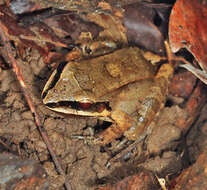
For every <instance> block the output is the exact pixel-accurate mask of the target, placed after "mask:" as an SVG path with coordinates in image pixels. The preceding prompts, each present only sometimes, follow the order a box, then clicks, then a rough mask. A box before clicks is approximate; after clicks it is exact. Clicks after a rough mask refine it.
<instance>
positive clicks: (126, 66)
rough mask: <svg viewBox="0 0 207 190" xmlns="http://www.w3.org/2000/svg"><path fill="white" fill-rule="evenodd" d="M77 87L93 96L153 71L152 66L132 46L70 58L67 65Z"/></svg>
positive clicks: (110, 90) (102, 94)
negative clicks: (75, 59) (96, 54)
mask: <svg viewBox="0 0 207 190" xmlns="http://www.w3.org/2000/svg"><path fill="white" fill-rule="evenodd" d="M70 70H73V72H74V76H75V78H76V80H77V81H78V84H79V85H80V87H81V89H83V90H84V91H87V92H88V93H92V94H93V95H94V96H95V97H96V99H100V98H101V97H102V96H104V95H106V94H108V93H110V92H113V91H114V90H116V89H118V88H120V87H122V86H124V85H126V84H129V83H132V82H134V81H139V80H142V79H145V78H150V77H152V76H153V75H154V73H155V69H154V67H153V66H152V65H151V64H149V62H148V61H146V60H145V59H144V57H143V56H142V54H141V52H140V50H139V49H138V48H135V47H133V48H132V47H131V48H123V49H121V50H117V51H115V52H113V53H111V54H108V55H104V56H100V57H96V58H92V59H88V60H84V61H80V62H74V63H73V64H71V65H70Z"/></svg>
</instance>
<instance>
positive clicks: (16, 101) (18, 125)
mask: <svg viewBox="0 0 207 190" xmlns="http://www.w3.org/2000/svg"><path fill="white" fill-rule="evenodd" d="M66 2H67V3H66ZM94 2H95V1H94ZM47 3H48V4H47ZM58 3H59V1H53V2H49V1H42V2H41V4H44V6H45V7H47V6H52V5H53V4H54V6H56V7H58V8H65V7H69V6H71V4H78V3H85V6H91V1H87V2H86V1H84V2H82V1H74V2H73V1H61V3H60V4H58ZM62 4H64V6H65V7H62ZM92 4H93V3H92ZM17 61H18V64H19V66H20V68H21V69H22V71H23V76H24V79H25V81H26V84H27V86H28V88H29V90H30V92H31V94H32V99H33V101H34V103H35V105H36V108H37V110H38V112H39V114H40V116H41V120H42V122H43V124H44V127H45V129H46V131H47V133H48V136H49V139H50V140H51V142H52V145H53V148H54V150H55V152H56V154H57V156H58V158H59V160H60V161H61V163H62V166H63V168H64V170H65V172H66V174H67V177H68V179H70V181H71V184H72V186H73V188H74V189H75V190H94V189H96V188H98V187H99V186H102V185H104V184H107V183H115V182H116V181H119V180H121V179H123V178H124V177H126V176H129V175H132V174H133V173H136V171H137V170H138V168H144V169H146V170H149V171H153V172H154V173H155V174H157V175H159V176H170V177H171V176H172V177H173V176H175V175H177V174H179V173H180V172H181V171H182V170H183V169H185V168H186V167H188V166H189V165H191V164H192V163H194V162H195V161H196V159H197V158H198V156H199V155H200V154H201V152H202V150H203V149H204V146H203V144H204V143H205V141H206V140H205V139H206V138H205V137H206V136H207V132H206V130H204V129H203V126H205V121H206V120H207V114H206V112H207V105H206V101H205V100H204V101H203V103H202V106H201V108H200V109H199V111H198V113H197V114H196V117H194V118H193V121H192V122H190V126H188V128H187V129H182V128H181V127H177V126H176V124H175V123H177V122H178V118H183V119H185V118H188V117H190V116H189V115H187V114H186V112H185V111H184V108H183V107H182V106H179V105H183V104H182V103H183V101H184V99H183V98H175V97H173V96H170V98H169V101H168V104H166V107H165V108H164V109H163V110H162V111H161V112H160V113H159V115H158V116H157V118H156V119H155V121H154V122H153V123H152V124H151V130H150V132H149V134H148V136H147V137H146V138H144V139H143V140H142V141H141V142H139V143H138V144H137V145H136V147H135V148H134V149H133V151H131V150H129V153H128V154H118V155H115V154H114V152H112V151H111V150H112V148H113V147H116V145H117V143H118V142H119V140H120V139H118V140H117V141H118V142H116V143H114V144H111V145H110V146H108V147H104V148H103V147H100V146H98V145H89V144H87V143H86V142H85V141H84V140H82V139H80V138H74V136H88V135H91V126H96V127H97V126H100V125H99V124H100V123H101V122H99V121H98V120H97V119H94V118H89V117H80V116H74V115H64V114H60V113H56V112H53V111H50V110H49V109H48V108H47V107H46V106H44V105H43V103H42V100H41V92H42V89H43V87H44V85H45V83H46V81H47V79H48V77H49V76H50V74H51V72H52V70H51V69H50V68H49V67H48V66H47V65H45V64H44V63H43V59H42V57H41V56H40V55H39V53H38V52H37V51H35V50H28V51H26V53H25V55H24V59H23V60H22V59H17ZM204 88H205V87H204ZM178 116H179V117H178ZM157 123H158V124H157ZM201 139H202V140H201ZM0 151H1V152H10V153H13V154H15V155H18V156H19V157H21V158H23V159H34V160H37V161H38V162H39V163H40V164H41V166H42V167H43V168H44V169H45V170H46V173H47V175H48V181H49V183H50V189H51V190H55V189H58V190H63V189H64V186H63V184H64V180H65V179H64V177H63V176H61V175H60V174H58V173H57V171H56V169H55V166H54V163H53V161H52V159H51V156H50V154H49V153H48V150H47V147H46V145H45V143H44V142H43V140H42V138H41V135H40V133H39V131H38V130H37V128H36V126H35V123H34V118H33V115H32V113H31V111H30V110H29V107H28V105H27V103H26V100H25V98H24V95H23V93H22V91H21V89H20V86H19V83H18V81H17V79H16V77H15V76H14V73H13V71H12V70H11V69H0ZM113 156H116V157H115V158H116V159H113ZM111 159H112V160H111Z"/></svg>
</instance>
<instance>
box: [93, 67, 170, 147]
mask: <svg viewBox="0 0 207 190" xmlns="http://www.w3.org/2000/svg"><path fill="white" fill-rule="evenodd" d="M172 74H173V67H172V66H171V65H170V64H164V65H162V66H161V67H160V69H159V71H158V73H157V75H156V76H155V78H154V79H146V80H143V81H139V82H134V83H132V84H129V85H127V86H125V87H123V89H122V91H121V93H120V94H119V95H118V97H117V100H116V102H115V103H114V105H112V108H113V111H112V112H111V118H112V120H113V121H114V123H113V124H112V125H111V126H110V127H109V128H107V129H106V130H105V131H103V132H102V133H100V134H99V136H98V138H97V139H96V143H98V144H102V145H105V144H107V143H109V142H111V141H113V140H115V139H116V138H119V137H120V136H121V135H124V136H126V137H127V138H128V139H129V140H137V139H138V138H139V137H140V136H141V135H143V134H144V132H145V131H146V128H147V126H148V125H149V124H150V122H151V121H152V120H153V118H154V116H155V114H156V113H157V112H159V111H160V109H161V108H162V106H163V105H164V103H165V99H166V96H167V93H168V83H169V79H170V78H171V77H172Z"/></svg>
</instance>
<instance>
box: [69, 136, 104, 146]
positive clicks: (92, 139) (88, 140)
mask: <svg viewBox="0 0 207 190" xmlns="http://www.w3.org/2000/svg"><path fill="white" fill-rule="evenodd" d="M70 137H71V138H73V139H79V140H83V142H84V144H87V145H105V144H104V143H103V142H104V141H103V139H102V138H99V137H96V136H91V135H89V136H83V135H72V136H70Z"/></svg>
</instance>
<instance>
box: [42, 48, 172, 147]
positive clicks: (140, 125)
mask: <svg viewBox="0 0 207 190" xmlns="http://www.w3.org/2000/svg"><path fill="white" fill-rule="evenodd" d="M145 55H146V53H145V52H143V51H142V50H140V49H139V48H137V47H128V48H123V49H120V50H116V51H114V52H113V53H110V54H107V55H103V56H98V57H95V58H89V59H84V60H80V61H71V62H68V63H67V64H65V65H60V66H59V67H58V68H57V69H56V70H55V71H54V72H53V73H52V75H51V77H50V78H49V80H48V82H47V83H46V85H45V87H44V90H43V92H42V99H43V103H44V104H45V105H46V106H47V107H48V108H49V109H51V110H54V111H57V112H62V113H65V114H75V115H82V116H92V117H97V118H99V119H102V120H105V121H109V122H111V123H112V124H111V126H110V127H109V128H107V129H106V130H104V131H103V132H101V133H100V134H99V135H98V137H97V138H96V139H95V143H97V144H102V145H105V144H107V143H109V142H111V141H113V140H114V139H116V138H118V137H120V136H122V135H124V136H125V137H127V139H129V140H136V139H137V138H139V136H140V135H142V134H143V133H144V132H145V131H146V128H147V126H148V125H149V124H150V122H151V121H152V119H153V118H154V116H155V114H156V113H157V112H158V111H159V110H160V109H161V108H162V106H163V105H164V103H165V99H166V96H167V93H168V84H169V79H170V78H171V76H172V74H173V67H172V65H171V64H169V63H167V64H163V65H161V66H160V67H159V68H158V67H157V66H155V65H152V63H151V62H149V61H147V60H146V58H145Z"/></svg>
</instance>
